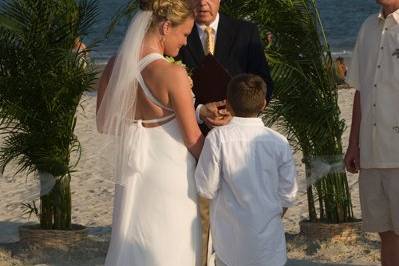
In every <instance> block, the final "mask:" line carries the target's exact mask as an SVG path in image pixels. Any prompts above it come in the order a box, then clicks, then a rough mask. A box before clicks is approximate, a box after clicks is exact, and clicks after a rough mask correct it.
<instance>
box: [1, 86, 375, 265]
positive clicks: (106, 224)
mask: <svg viewBox="0 0 399 266" xmlns="http://www.w3.org/2000/svg"><path fill="white" fill-rule="evenodd" d="M353 95H354V90H353V89H341V90H339V106H340V108H341V112H342V118H344V119H345V120H346V123H347V126H348V127H347V129H346V131H345V134H344V136H343V144H344V146H345V147H346V145H347V142H348V133H349V129H350V120H351V110H352V100H353ZM76 134H77V136H78V138H79V140H80V142H81V144H82V147H83V154H82V158H81V161H80V163H79V166H78V168H77V169H76V170H77V171H76V172H75V173H73V176H72V182H71V186H72V197H73V198H72V204H73V207H72V215H73V218H72V219H73V222H74V223H78V224H82V225H85V226H87V227H89V233H90V235H89V239H88V240H87V241H85V242H83V243H81V245H80V246H79V247H77V248H73V249H69V250H57V249H41V248H38V247H27V246H24V245H22V244H20V243H18V242H16V241H18V234H17V228H18V226H19V225H21V224H25V223H27V222H37V219H36V217H35V216H34V215H32V216H31V217H30V220H28V217H27V215H23V214H22V212H23V209H21V208H20V207H21V204H20V203H21V201H22V200H26V199H28V198H29V196H31V195H30V194H33V192H34V191H35V188H36V189H37V184H35V182H33V181H32V180H34V179H33V178H31V177H30V178H28V179H27V178H26V176H24V175H18V176H16V177H15V178H13V179H12V178H8V179H6V178H0V266H6V265H7V266H8V265H37V266H38V265H43V266H44V265H57V266H59V265H73V266H77V265H92V266H94V265H103V263H104V258H105V254H106V251H107V247H108V244H109V239H110V231H111V227H110V225H111V220H112V199H113V192H114V189H113V187H114V183H113V182H112V180H110V178H109V177H110V176H111V172H112V170H111V169H110V167H109V166H108V165H103V164H101V163H100V160H99V158H98V155H99V154H101V153H102V152H104V151H102V148H103V147H102V144H101V142H99V141H98V138H97V137H96V135H97V134H96V127H95V95H94V94H87V95H85V96H84V97H83V99H82V108H81V109H79V112H78V124H77V127H76ZM301 159H302V156H301V154H299V153H297V154H295V160H296V164H297V167H298V182H299V188H300V190H299V193H298V197H297V204H296V206H295V207H293V208H291V209H289V211H288V213H287V214H286V217H285V218H284V225H285V230H286V233H287V249H288V256H289V259H290V260H289V262H288V264H287V265H292V266H299V265H301V266H302V265H303V266H307V265H309V266H310V265H325V266H327V265H378V264H379V250H378V249H379V240H378V236H377V235H375V234H362V235H361V236H360V240H358V241H357V242H356V243H355V244H351V245H348V244H345V243H336V242H334V243H333V242H331V241H308V240H306V238H305V237H304V236H302V235H300V234H299V225H298V222H299V221H300V220H302V219H304V218H306V217H307V202H306V193H305V191H306V183H305V179H304V167H303V165H302V163H301ZM9 175H10V173H9V171H8V170H7V169H6V171H5V176H9ZM26 180H28V181H29V182H28V183H29V184H30V185H29V186H30V191H31V192H27V191H29V190H27V186H28V183H27V182H26ZM348 180H349V184H350V187H351V193H352V200H353V206H354V212H355V215H356V217H358V218H360V205H359V195H358V185H357V175H350V174H349V175H348Z"/></svg>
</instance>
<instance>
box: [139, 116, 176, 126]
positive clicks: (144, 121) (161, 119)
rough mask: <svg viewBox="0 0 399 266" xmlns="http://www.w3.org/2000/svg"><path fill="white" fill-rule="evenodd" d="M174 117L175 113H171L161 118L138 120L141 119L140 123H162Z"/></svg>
mask: <svg viewBox="0 0 399 266" xmlns="http://www.w3.org/2000/svg"><path fill="white" fill-rule="evenodd" d="M174 117H175V114H171V115H168V116H164V117H161V118H155V119H149V120H138V121H139V123H146V124H152V123H162V122H165V121H167V120H169V119H172V118H174Z"/></svg>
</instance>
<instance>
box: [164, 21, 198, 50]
mask: <svg viewBox="0 0 399 266" xmlns="http://www.w3.org/2000/svg"><path fill="white" fill-rule="evenodd" d="M193 25H194V18H191V17H190V18H188V19H186V20H185V21H184V22H183V23H182V24H180V25H176V26H171V27H170V28H169V30H168V33H167V36H166V39H165V51H164V52H165V54H166V55H168V56H173V57H175V56H177V54H178V53H179V50H180V48H181V47H182V46H184V45H186V44H187V37H188V35H190V33H191V30H192V29H193Z"/></svg>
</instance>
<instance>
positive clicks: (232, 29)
mask: <svg viewBox="0 0 399 266" xmlns="http://www.w3.org/2000/svg"><path fill="white" fill-rule="evenodd" d="M192 1H193V3H194V4H195V25H194V26H193V29H192V31H191V34H190V35H189V36H188V39H187V45H186V46H185V47H182V49H181V50H180V53H179V56H178V59H181V60H182V61H183V63H184V64H185V65H187V67H188V68H189V69H196V68H197V67H198V66H199V65H200V64H201V62H202V60H203V59H204V57H205V56H206V55H208V54H209V53H210V54H212V55H214V56H215V58H216V60H217V61H218V62H219V63H220V64H221V65H222V66H223V67H224V68H225V69H226V70H227V71H228V72H229V73H230V75H232V76H234V75H238V74H241V73H252V74H256V75H259V76H261V77H262V78H263V80H264V81H265V82H266V84H267V86H268V92H267V95H266V99H267V101H270V99H271V97H272V91H273V84H272V79H271V76H270V72H269V67H268V64H267V60H266V57H265V53H264V49H263V44H264V42H263V41H262V40H261V39H260V36H259V32H258V29H257V27H256V25H255V24H253V23H250V22H247V21H241V20H236V19H234V18H231V17H228V16H226V15H224V14H222V13H220V12H219V9H220V3H221V0H192ZM212 89H213V90H222V89H223V88H212ZM197 96H198V97H200V96H201V95H198V92H197ZM223 106H225V103H224V101H221V102H211V103H207V104H198V103H196V115H197V120H198V121H200V128H201V130H202V132H203V133H204V134H206V133H207V132H208V131H209V130H210V129H211V128H212V127H215V126H221V125H225V124H227V123H228V122H229V121H230V119H231V116H230V115H229V114H228V113H227V112H226V109H225V108H223ZM200 215H201V221H202V229H203V239H202V240H203V241H202V243H203V244H202V246H203V251H202V253H203V263H202V266H205V265H206V263H207V260H206V258H207V254H209V253H208V251H209V252H210V251H211V249H210V248H209V249H208V235H209V217H208V216H209V211H208V208H207V203H206V200H204V199H200Z"/></svg>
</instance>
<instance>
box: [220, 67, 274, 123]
mask: <svg viewBox="0 0 399 266" xmlns="http://www.w3.org/2000/svg"><path fill="white" fill-rule="evenodd" d="M266 90H267V88H266V83H265V82H264V81H263V79H262V78H261V77H259V76H257V75H253V74H240V75H238V76H236V77H234V78H233V79H232V80H231V81H230V83H229V85H228V87H227V102H228V104H229V105H230V106H231V108H232V109H233V112H234V115H235V116H240V117H251V116H256V115H257V114H259V113H260V112H261V111H262V109H263V106H264V103H265V98H266Z"/></svg>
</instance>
